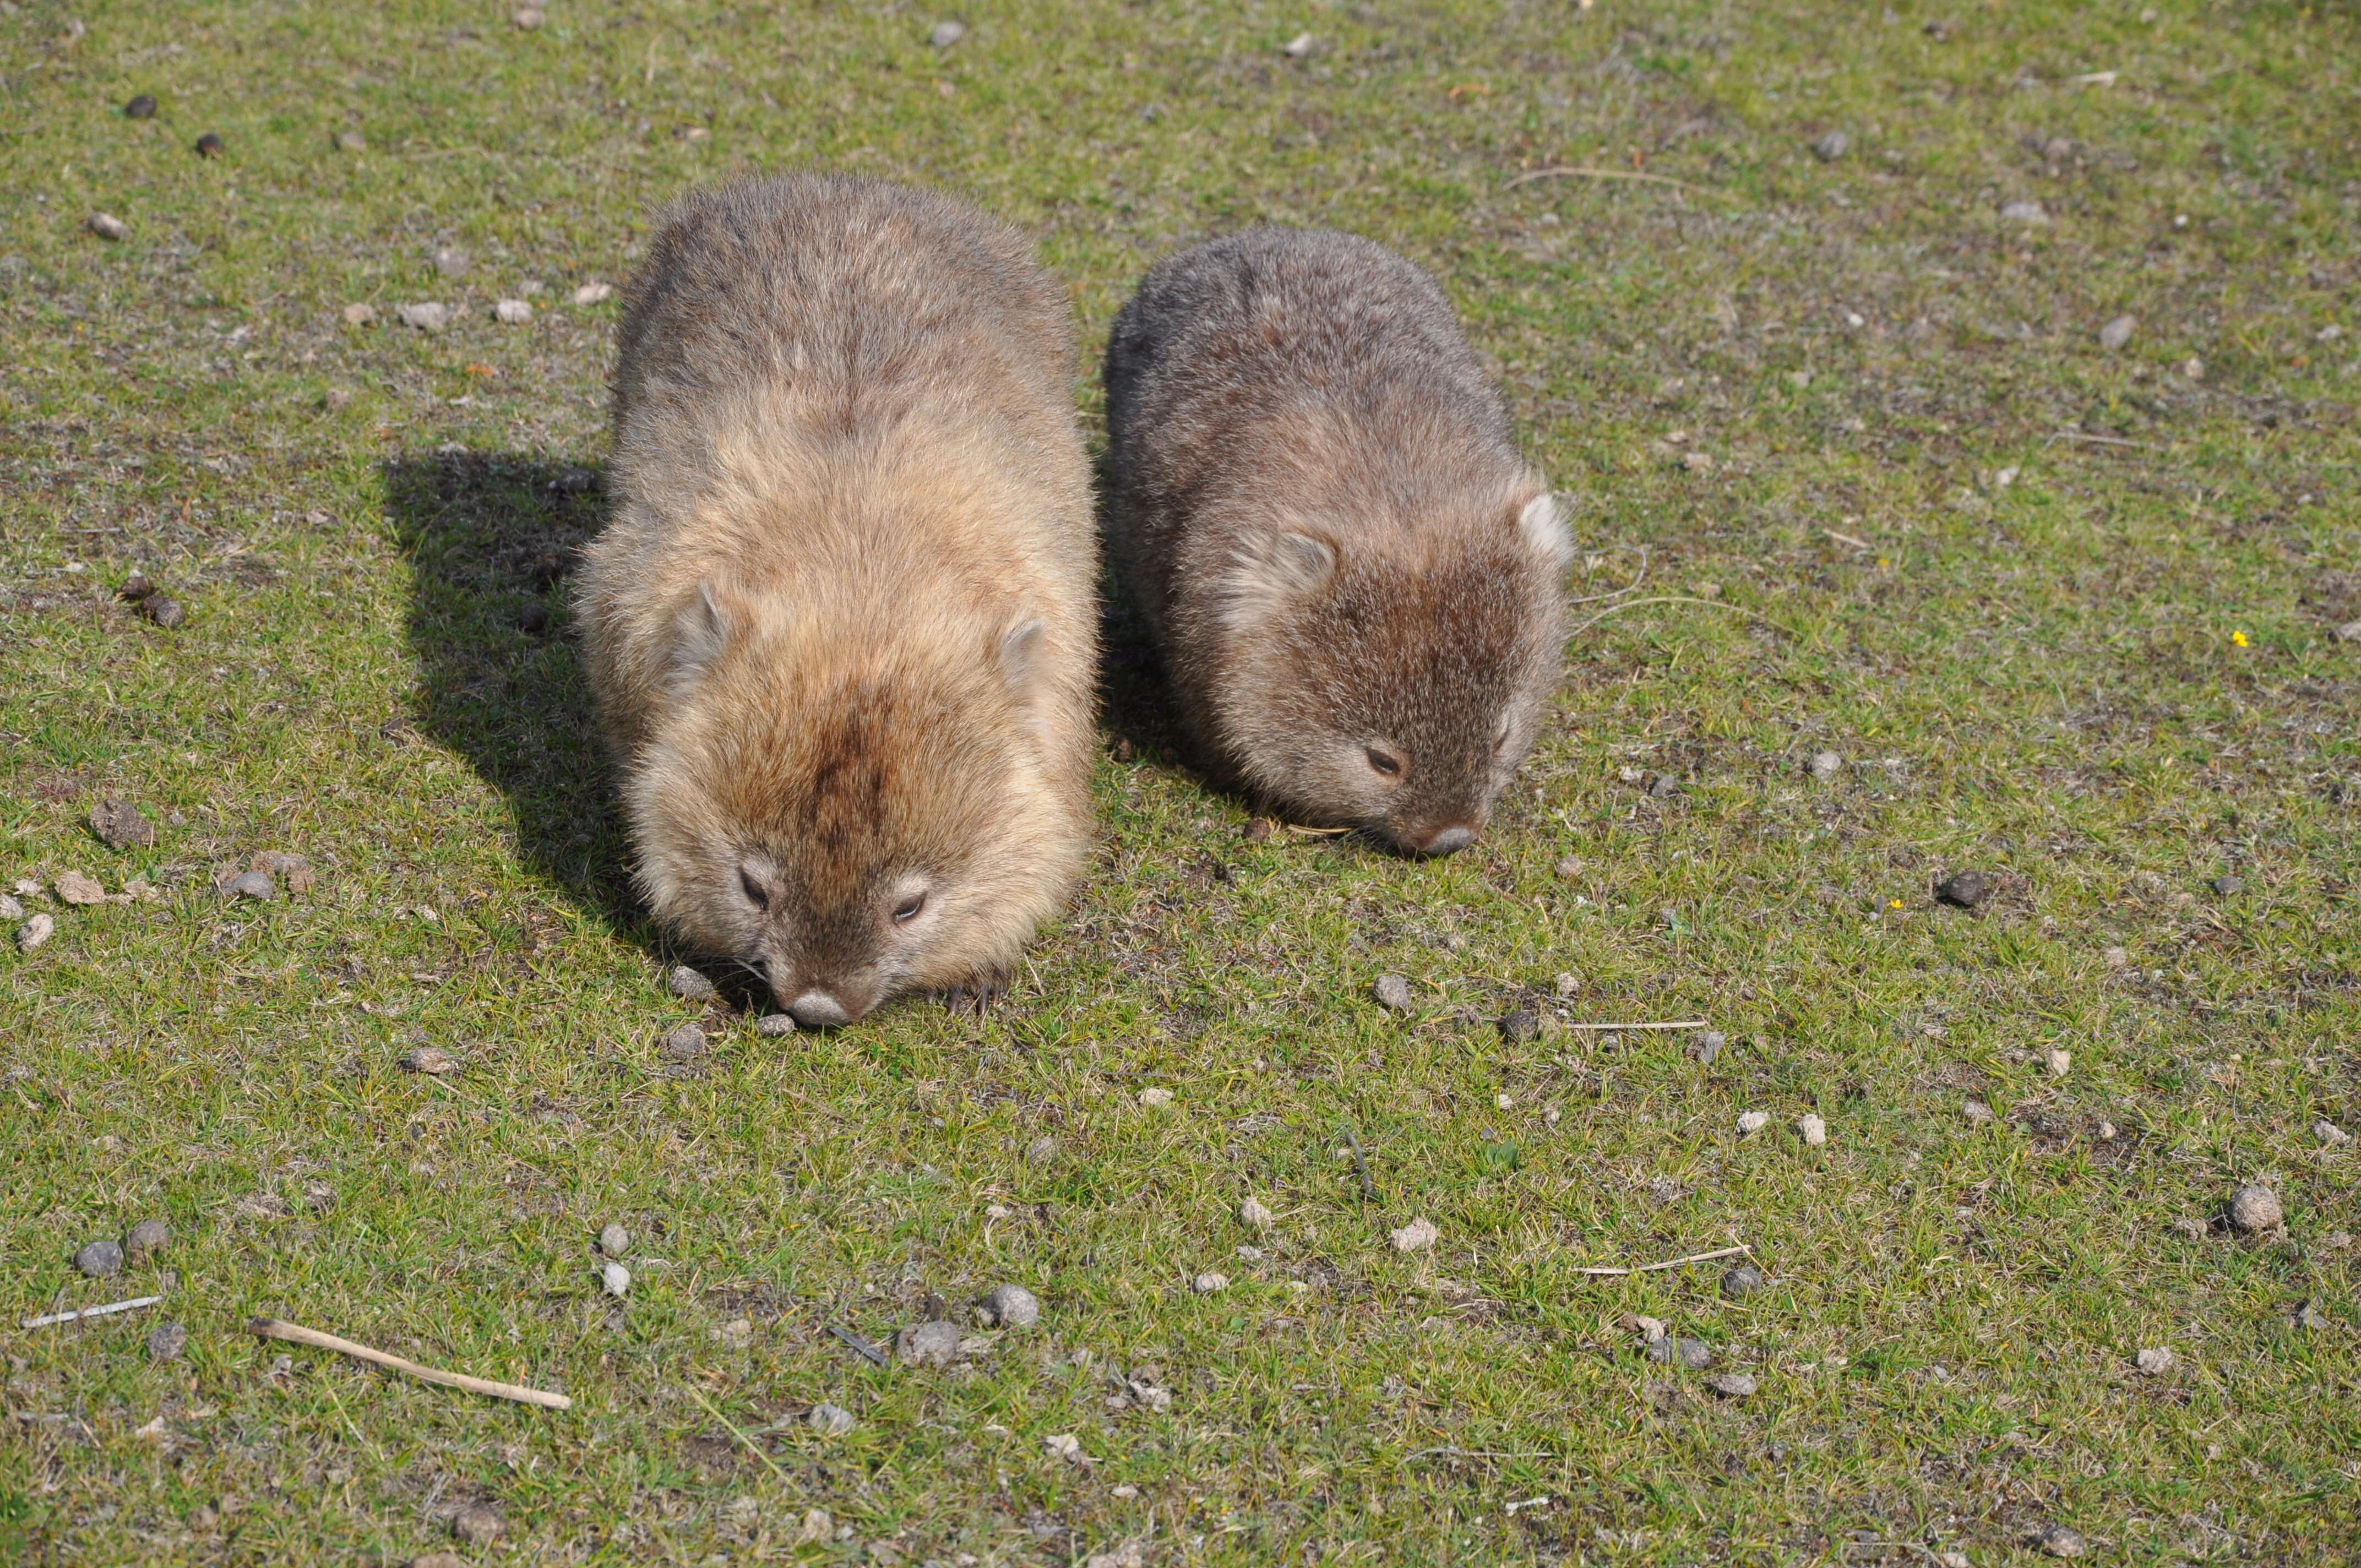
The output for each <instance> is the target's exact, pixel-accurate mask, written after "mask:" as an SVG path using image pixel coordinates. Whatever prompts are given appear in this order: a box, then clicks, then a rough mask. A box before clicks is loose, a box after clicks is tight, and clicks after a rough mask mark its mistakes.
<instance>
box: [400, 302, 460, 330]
mask: <svg viewBox="0 0 2361 1568" xmlns="http://www.w3.org/2000/svg"><path fill="white" fill-rule="evenodd" d="M393 313H394V314H395V315H396V316H398V317H400V318H401V324H402V325H404V326H414V327H416V328H417V329H418V330H419V331H421V332H441V331H442V330H443V329H444V328H445V327H446V326H449V325H450V324H451V307H450V306H448V305H446V304H444V303H443V302H440V301H439V300H425V301H422V302H419V303H416V304H411V305H396V306H394V307H393Z"/></svg>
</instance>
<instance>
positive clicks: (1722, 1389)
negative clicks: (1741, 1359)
mask: <svg viewBox="0 0 2361 1568" xmlns="http://www.w3.org/2000/svg"><path fill="white" fill-rule="evenodd" d="M1705 1386H1706V1387H1708V1388H1710V1389H1712V1390H1713V1391H1714V1392H1715V1393H1717V1394H1719V1395H1720V1396H1721V1397H1722V1398H1725V1399H1743V1398H1747V1397H1748V1396H1749V1395H1751V1394H1752V1393H1753V1392H1754V1375H1753V1374H1752V1373H1751V1372H1725V1373H1723V1374H1721V1376H1718V1377H1708V1378H1707V1379H1706V1380H1705Z"/></svg>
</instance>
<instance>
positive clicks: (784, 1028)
mask: <svg viewBox="0 0 2361 1568" xmlns="http://www.w3.org/2000/svg"><path fill="white" fill-rule="evenodd" d="M795 1032H796V1015H795V1014H792V1013H765V1014H763V1015H762V1016H761V1017H760V1018H757V1019H755V1020H754V1033H756V1034H758V1035H761V1036H764V1037H765V1038H768V1039H774V1040H775V1039H778V1038H781V1037H782V1036H787V1035H792V1034H794V1033H795Z"/></svg>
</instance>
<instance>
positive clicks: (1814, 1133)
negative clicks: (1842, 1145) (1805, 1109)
mask: <svg viewBox="0 0 2361 1568" xmlns="http://www.w3.org/2000/svg"><path fill="white" fill-rule="evenodd" d="M1795 1131H1796V1132H1797V1133H1799V1134H1801V1135H1802V1136H1803V1139H1804V1142H1806V1144H1809V1145H1810V1146H1812V1147H1814V1148H1817V1147H1819V1146H1821V1145H1822V1144H1825V1143H1827V1142H1828V1124H1827V1123H1826V1122H1823V1121H1821V1120H1820V1119H1819V1118H1818V1117H1817V1116H1814V1115H1810V1114H1808V1113H1807V1114H1806V1115H1804V1116H1801V1117H1799V1118H1797V1119H1796V1122H1795Z"/></svg>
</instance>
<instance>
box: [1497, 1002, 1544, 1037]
mask: <svg viewBox="0 0 2361 1568" xmlns="http://www.w3.org/2000/svg"><path fill="white" fill-rule="evenodd" d="M1541 1032H1542V1015H1541V1014H1538V1013H1536V1012H1534V1011H1533V1010H1532V1008H1530V1007H1520V1008H1518V1009H1517V1010H1516V1011H1515V1012H1513V1013H1510V1014H1507V1015H1506V1016H1505V1017H1503V1018H1502V1019H1501V1020H1500V1038H1502V1039H1504V1040H1506V1041H1508V1042H1509V1043H1510V1045H1512V1046H1513V1045H1521V1044H1523V1043H1524V1042H1525V1041H1527V1040H1531V1039H1533V1038H1535V1037H1536V1036H1539V1035H1540V1034H1541Z"/></svg>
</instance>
